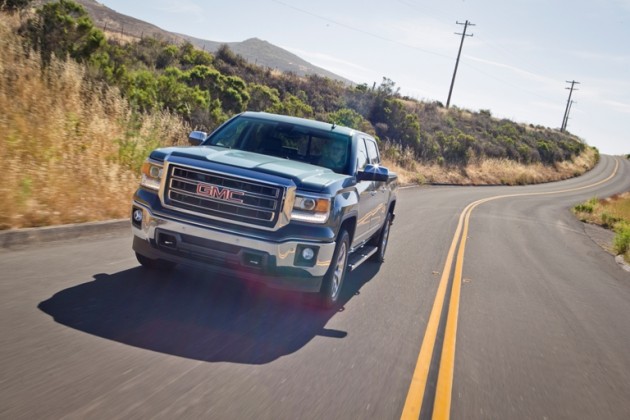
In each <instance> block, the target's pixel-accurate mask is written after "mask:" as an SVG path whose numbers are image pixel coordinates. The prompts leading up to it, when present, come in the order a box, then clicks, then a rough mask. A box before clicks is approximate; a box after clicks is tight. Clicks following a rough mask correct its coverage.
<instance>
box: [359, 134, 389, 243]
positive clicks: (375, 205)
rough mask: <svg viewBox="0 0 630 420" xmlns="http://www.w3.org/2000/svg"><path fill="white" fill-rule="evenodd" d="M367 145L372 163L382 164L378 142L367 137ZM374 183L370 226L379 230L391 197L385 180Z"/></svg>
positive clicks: (373, 229) (374, 229)
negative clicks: (388, 194)
mask: <svg viewBox="0 0 630 420" xmlns="http://www.w3.org/2000/svg"><path fill="white" fill-rule="evenodd" d="M365 145H366V147H367V153H368V160H369V162H370V164H372V165H380V163H381V157H380V155H379V153H378V147H377V146H376V142H375V141H374V140H372V139H365ZM372 184H373V186H372V193H371V194H372V220H371V222H370V227H371V230H372V231H377V230H378V229H380V228H381V226H382V225H383V222H384V221H385V216H386V215H387V202H388V200H389V197H388V196H387V185H386V183H385V182H373V183H372Z"/></svg>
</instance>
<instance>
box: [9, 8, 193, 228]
mask: <svg viewBox="0 0 630 420" xmlns="http://www.w3.org/2000/svg"><path fill="white" fill-rule="evenodd" d="M18 24H19V22H18V21H17V19H16V18H14V17H9V16H6V15H0V168H2V182H0V228H2V229H6V228H13V227H32V226H43V225H52V224H65V223H75V222H83V221H94V220H104V219H110V218H121V217H125V216H127V213H128V212H129V205H130V200H131V195H132V193H133V190H134V189H135V188H136V186H137V180H138V172H139V162H141V161H142V160H143V159H144V157H145V155H146V154H147V153H148V151H149V150H150V149H152V148H154V147H157V146H159V145H170V144H175V143H177V142H179V141H181V140H183V139H185V136H186V133H187V131H189V129H188V127H187V126H186V125H185V124H184V123H182V121H181V120H180V119H179V118H177V117H174V116H172V115H170V114H168V113H154V114H141V115H139V114H137V113H134V112H133V111H132V109H131V108H130V107H129V105H128V103H127V102H126V101H125V100H124V99H123V98H121V96H120V94H119V92H118V91H116V90H115V89H111V88H108V87H106V86H103V85H100V84H97V83H94V82H91V81H90V79H89V78H88V77H86V69H85V68H84V66H82V65H80V64H77V63H76V62H72V61H67V62H64V61H60V60H53V61H52V63H51V64H50V66H49V67H48V68H46V69H43V68H42V64H41V62H40V59H39V56H38V54H36V53H35V52H33V51H25V50H24V48H23V46H22V44H21V42H20V39H19V38H18V37H17V36H16V35H15V28H16V26H17V25H18Z"/></svg>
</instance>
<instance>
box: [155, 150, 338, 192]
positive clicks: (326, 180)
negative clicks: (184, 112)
mask: <svg viewBox="0 0 630 420" xmlns="http://www.w3.org/2000/svg"><path fill="white" fill-rule="evenodd" d="M169 156H173V157H182V158H188V159H195V160H197V161H199V165H200V166H203V162H211V163H215V164H219V165H227V166H231V167H234V168H239V169H247V170H251V171H255V172H260V173H264V174H269V175H274V176H279V177H282V178H288V179H291V180H292V181H293V182H294V183H295V185H296V186H297V187H298V188H299V189H303V190H308V191H314V192H315V191H317V192H321V191H324V190H325V189H326V188H327V187H329V186H331V185H332V184H334V183H336V182H339V181H341V180H344V179H347V178H348V175H343V174H338V173H335V172H333V171H332V170H330V169H328V168H323V167H321V166H316V165H311V164H309V163H305V162H300V161H296V160H289V159H282V158H278V157H275V156H268V155H262V154H259V153H252V152H247V151H244V150H236V149H225V148H223V147H214V146H195V147H168V148H162V149H157V150H154V151H153V152H152V153H151V158H152V159H155V160H159V161H163V160H166V159H167V158H168V157H169Z"/></svg>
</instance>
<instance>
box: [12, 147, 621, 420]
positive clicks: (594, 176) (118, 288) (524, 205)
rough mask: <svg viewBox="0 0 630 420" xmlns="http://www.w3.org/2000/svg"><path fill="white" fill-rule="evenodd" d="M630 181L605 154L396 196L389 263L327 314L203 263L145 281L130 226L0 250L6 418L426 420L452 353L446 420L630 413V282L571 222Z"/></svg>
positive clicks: (359, 277)
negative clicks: (560, 168) (553, 171)
mask: <svg viewBox="0 0 630 420" xmlns="http://www.w3.org/2000/svg"><path fill="white" fill-rule="evenodd" d="M594 184H598V185H594ZM627 190H630V161H627V160H626V161H624V160H622V159H615V158H611V157H605V156H604V157H602V162H601V163H600V164H599V165H598V166H597V167H596V168H595V169H594V170H593V171H591V172H590V173H588V174H587V175H585V176H583V177H580V178H578V179H573V180H569V181H564V182H560V183H553V184H546V185H541V186H527V187H514V188H508V187H479V188H470V187H466V188H464V187H425V188H411V189H405V190H402V191H401V192H400V197H399V204H398V208H397V218H396V223H395V225H394V227H393V229H392V234H391V241H390V245H389V249H388V255H387V261H386V262H385V264H383V265H382V266H378V265H376V264H373V263H366V264H364V265H363V266H361V267H360V268H359V269H357V270H356V271H354V272H353V273H351V274H350V275H349V277H348V278H347V279H346V284H345V286H344V290H343V296H342V300H343V307H342V308H341V309H340V310H339V311H333V312H320V311H315V310H313V309H310V308H309V307H305V306H303V305H302V304H301V303H300V300H299V298H298V296H296V295H293V294H290V293H280V292H277V291H269V290H265V289H264V288H261V287H257V286H253V285H248V284H244V283H242V282H239V281H238V280H235V279H233V278H219V277H217V276H214V275H211V274H208V273H207V272H203V271H199V270H196V269H191V268H185V267H179V268H178V269H177V270H175V271H174V272H172V273H163V274H152V273H148V272H146V271H145V270H143V269H141V268H139V267H138V264H137V263H136V261H135V258H134V256H133V253H132V251H131V234H130V233H124V234H118V233H112V234H109V235H101V236H96V237H91V238H83V239H78V240H76V241H61V242H54V243H49V244H41V245H35V246H29V247H28V248H26V249H22V250H17V251H16V250H3V251H0V418H3V419H39V418H47V419H48V418H52V419H57V418H69V419H72V418H81V419H84V418H90V419H100V418H105V419H110V418H124V419H133V418H163V419H174V418H212V419H224V418H225V419H250V418H256V419H294V418H314V419H336V418H338V419H356V418H373V419H395V418H400V417H401V414H402V413H403V410H405V408H406V407H407V405H408V404H410V401H411V402H412V403H413V402H414V401H416V402H419V403H420V404H421V412H420V413H419V415H420V416H421V417H422V418H430V417H431V416H432V414H433V410H434V409H436V408H439V407H444V405H443V403H444V399H435V398H436V397H435V396H436V393H437V392H438V391H439V389H440V388H441V387H440V385H438V377H440V375H441V372H443V371H446V370H447V369H446V368H448V362H446V361H444V360H446V359H448V358H446V357H442V359H443V360H441V355H442V354H443V353H444V349H446V348H447V347H448V345H449V344H448V343H452V345H453V346H454V351H453V352H454V359H453V362H452V363H451V364H452V366H451V368H452V372H453V374H452V380H451V381H450V385H451V387H450V388H449V389H450V392H451V393H450V394H448V395H449V398H448V401H447V402H448V405H446V407H447V411H448V412H449V413H450V415H451V417H452V418H458V419H477V418H484V419H485V418H490V419H507V418H510V419H533V418H540V419H543V418H549V419H564V418H567V419H594V418H597V419H627V418H630V398H629V396H630V321H629V320H630V273H628V272H626V271H624V270H622V269H621V268H620V267H619V266H618V265H617V264H616V263H615V262H614V259H613V257H612V256H610V255H609V254H608V253H606V252H605V251H604V250H602V249H601V248H600V247H599V246H598V245H596V244H595V243H594V242H593V241H592V240H591V239H590V238H589V237H588V236H587V235H586V234H585V230H584V227H583V226H582V224H581V223H579V222H577V221H576V220H575V219H574V217H573V216H572V215H571V214H570V212H569V208H570V207H571V206H572V205H574V204H576V203H578V202H581V201H584V200H586V199H589V198H591V197H594V196H598V197H605V196H609V195H612V194H614V193H617V192H621V191H627ZM554 191H561V192H558V193H553V192H554ZM539 193H548V194H539ZM522 194H528V195H522ZM531 194H537V195H531ZM504 195H510V196H509V197H503V198H497V199H493V200H491V201H487V202H485V203H481V204H479V205H478V206H477V207H476V208H474V209H473V210H472V211H470V213H469V217H470V225H469V230H468V231H467V232H466V235H465V237H466V243H465V244H462V242H461V238H460V239H459V240H458V242H457V243H458V244H459V248H458V249H463V252H462V261H461V262H463V270H462V273H461V281H458V282H457V284H458V289H459V288H461V291H460V292H458V293H460V296H459V300H458V301H457V302H454V301H453V300H452V299H451V296H452V295H453V294H454V293H451V291H452V290H455V287H453V281H454V280H453V279H456V278H457V277H456V274H453V275H451V276H448V277H447V276H442V274H443V273H444V272H445V271H449V270H450V268H453V267H454V266H455V264H456V262H454V263H453V267H451V266H450V265H449V264H446V262H447V257H448V254H449V250H450V248H451V244H452V243H454V238H455V239H456V237H455V236H454V235H455V233H456V231H457V228H458V226H460V223H459V221H460V216H461V215H462V214H463V212H464V211H465V209H466V206H467V205H468V204H470V203H473V202H475V201H476V200H479V199H484V198H492V197H498V196H504ZM515 195H516V196H515ZM456 259H457V260H459V258H458V257H456ZM454 271H456V270H454ZM442 277H446V280H448V281H449V283H448V288H447V294H446V300H445V304H444V305H445V306H444V309H443V310H442V311H441V312H439V313H438V315H439V317H438V318H439V319H440V320H441V322H440V323H439V329H438V331H437V340H436V341H435V343H433V344H431V347H430V349H431V350H432V355H433V356H432V357H431V364H430V366H428V367H427V369H429V373H428V377H427V378H426V381H425V383H424V388H425V390H424V392H423V393H422V395H413V392H410V384H411V383H412V378H415V374H414V372H415V371H417V370H418V361H419V360H420V359H419V354H420V353H421V348H423V347H424V348H426V343H425V342H426V341H427V340H424V338H425V333H426V332H427V331H428V328H427V326H428V323H429V320H430V318H431V316H432V312H433V311H434V306H435V302H436V301H437V297H438V295H439V293H438V290H439V286H440V284H441V283H442V279H441V278H442ZM449 302H450V303H449ZM454 307H457V308H458V316H457V317H456V318H455V319H456V320H457V321H458V323H457V326H456V329H455V334H454V335H449V332H448V331H449V330H448V328H447V327H446V323H447V322H448V320H449V319H452V317H449V316H448V314H447V310H449V309H450V308H454ZM455 338H456V340H455ZM423 343H425V344H423ZM417 415H418V414H416V416H417Z"/></svg>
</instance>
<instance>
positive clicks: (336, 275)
mask: <svg viewBox="0 0 630 420" xmlns="http://www.w3.org/2000/svg"><path fill="white" fill-rule="evenodd" d="M349 251H350V235H348V232H346V231H345V230H342V231H341V232H339V236H338V237H337V246H336V248H335V252H334V253H333V259H332V263H331V264H330V267H329V268H328V271H327V272H326V275H325V276H324V281H323V284H322V288H321V290H320V291H319V294H318V301H319V302H318V303H319V306H320V307H322V308H331V307H333V306H334V305H335V304H337V302H338V301H339V295H340V294H341V286H342V285H343V280H344V278H345V277H346V271H347V268H348V253H349Z"/></svg>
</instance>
